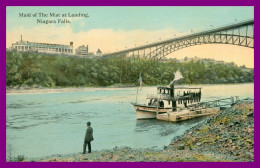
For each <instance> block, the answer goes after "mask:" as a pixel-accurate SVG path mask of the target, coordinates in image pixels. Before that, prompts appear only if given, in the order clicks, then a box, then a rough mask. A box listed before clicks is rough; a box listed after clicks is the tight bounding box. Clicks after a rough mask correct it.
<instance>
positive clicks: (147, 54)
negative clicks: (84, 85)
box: [104, 20, 254, 60]
mask: <svg viewBox="0 0 260 168" xmlns="http://www.w3.org/2000/svg"><path fill="white" fill-rule="evenodd" d="M202 44H229V45H238V46H242V47H248V48H254V20H247V21H243V22H240V23H236V24H232V25H227V26H223V27H219V28H215V29H212V30H207V31H202V32H199V33H194V34H190V35H186V36H182V37H178V38H172V39H169V40H165V41H161V42H157V43H152V44H147V45H143V46H139V47H135V48H131V49H127V50H122V51H118V52H113V53H108V54H104V56H105V57H106V56H126V57H133V58H136V57H137V58H139V59H140V58H145V59H150V60H151V59H152V60H158V59H161V58H164V57H166V56H167V55H169V54H171V53H173V52H175V51H177V50H180V49H183V48H187V47H191V46H195V45H202Z"/></svg>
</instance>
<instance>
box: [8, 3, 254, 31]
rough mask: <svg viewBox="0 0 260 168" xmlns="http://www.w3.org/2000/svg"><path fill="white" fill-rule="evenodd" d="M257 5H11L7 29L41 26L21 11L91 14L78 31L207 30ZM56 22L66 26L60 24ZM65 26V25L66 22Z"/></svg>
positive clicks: (75, 27) (78, 24) (240, 16)
mask: <svg viewBox="0 0 260 168" xmlns="http://www.w3.org/2000/svg"><path fill="white" fill-rule="evenodd" d="M253 11H254V8H253V7H7V29H15V27H17V26H20V25H23V26H24V27H26V28H32V27H35V26H39V25H38V24H36V22H35V19H32V18H19V17H18V16H19V13H22V12H23V13H36V12H44V13H50V12H56V13H68V12H70V13H79V12H81V13H88V14H89V16H90V17H89V18H87V19H84V18H82V19H80V20H77V21H74V22H73V24H71V25H70V26H71V27H72V29H73V31H74V32H80V31H88V30H91V29H114V30H133V29H143V30H158V29H165V28H174V29H176V30H178V31H179V32H185V31H190V30H194V31H195V30H203V29H208V28H210V25H213V26H221V25H225V24H229V23H234V22H235V20H237V21H242V20H245V19H252V18H254V12H253ZM55 26H62V25H60V24H56V25H55ZM63 26H64V25H63Z"/></svg>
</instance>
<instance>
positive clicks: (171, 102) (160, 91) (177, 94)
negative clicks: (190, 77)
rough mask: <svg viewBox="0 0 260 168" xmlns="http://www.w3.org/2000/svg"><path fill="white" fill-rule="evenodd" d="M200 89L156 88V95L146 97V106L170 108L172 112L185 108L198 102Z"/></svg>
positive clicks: (172, 86)
mask: <svg viewBox="0 0 260 168" xmlns="http://www.w3.org/2000/svg"><path fill="white" fill-rule="evenodd" d="M200 100H201V88H189V87H174V85H171V86H170V87H157V95H152V94H149V95H147V102H146V104H147V105H148V106H158V107H160V108H169V107H171V108H172V110H173V111H176V110H177V108H185V107H188V106H189V105H191V104H193V103H197V102H200Z"/></svg>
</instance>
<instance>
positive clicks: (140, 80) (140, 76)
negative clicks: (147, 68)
mask: <svg viewBox="0 0 260 168" xmlns="http://www.w3.org/2000/svg"><path fill="white" fill-rule="evenodd" d="M139 82H140V86H139V90H142V85H143V78H142V74H141V72H140V74H139Z"/></svg>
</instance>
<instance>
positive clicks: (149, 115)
mask: <svg viewBox="0 0 260 168" xmlns="http://www.w3.org/2000/svg"><path fill="white" fill-rule="evenodd" d="M132 105H133V107H134V108H135V112H136V119H137V120H141V119H156V115H157V114H163V113H166V112H167V111H169V110H171V108H162V107H159V108H157V107H155V106H146V105H139V104H132Z"/></svg>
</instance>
